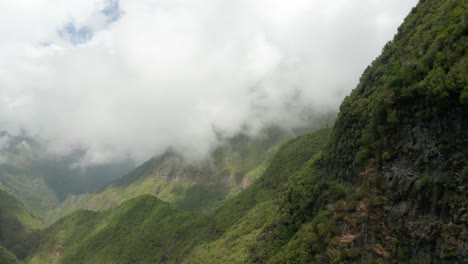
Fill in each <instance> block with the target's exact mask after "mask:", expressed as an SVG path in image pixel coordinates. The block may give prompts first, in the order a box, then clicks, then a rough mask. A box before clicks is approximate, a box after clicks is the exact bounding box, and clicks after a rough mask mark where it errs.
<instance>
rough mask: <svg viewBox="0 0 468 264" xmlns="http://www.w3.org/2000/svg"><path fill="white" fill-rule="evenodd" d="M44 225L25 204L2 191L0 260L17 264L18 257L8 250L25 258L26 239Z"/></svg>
mask: <svg viewBox="0 0 468 264" xmlns="http://www.w3.org/2000/svg"><path fill="white" fill-rule="evenodd" d="M43 225H44V224H43V223H42V221H41V220H40V219H39V218H37V217H35V216H34V215H32V214H31V213H30V212H29V211H28V210H27V209H26V207H25V206H24V204H23V203H21V202H20V201H18V200H17V199H16V198H15V197H13V196H11V195H10V194H8V193H7V192H5V191H2V190H0V260H2V259H5V262H6V263H8V262H7V261H6V260H8V261H9V262H11V263H15V262H14V260H15V259H16V256H15V255H13V253H11V252H9V251H8V250H6V249H9V250H10V251H13V252H14V253H16V254H17V255H18V257H25V250H24V248H25V247H26V245H25V244H24V239H26V237H27V236H28V235H29V234H31V233H32V232H33V231H35V230H38V229H39V228H41V227H42V226H43ZM5 248H6V249H5ZM13 256H14V257H13ZM2 261H3V260H2ZM0 263H3V262H0Z"/></svg>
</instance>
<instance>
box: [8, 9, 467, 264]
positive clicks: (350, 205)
mask: <svg viewBox="0 0 468 264" xmlns="http://www.w3.org/2000/svg"><path fill="white" fill-rule="evenodd" d="M467 4H468V1H467V0H461V1H460V0H445V1H440V0H424V1H420V2H419V4H418V5H417V6H416V7H415V8H413V10H412V11H411V13H410V14H409V15H408V17H407V18H406V19H405V21H404V23H403V24H402V25H401V26H400V27H399V29H398V33H397V34H396V35H395V37H394V39H393V40H392V41H390V42H389V43H388V44H387V45H386V46H385V47H384V48H383V51H382V54H381V55H380V56H379V57H378V58H377V59H376V60H374V61H373V62H372V64H371V65H370V66H369V67H368V68H367V69H366V70H365V71H364V73H363V74H362V77H361V79H360V82H359V84H358V85H357V87H356V88H355V89H354V90H353V91H352V93H351V95H349V96H348V97H346V99H345V100H344V102H343V103H342V105H341V107H340V113H339V115H338V118H337V121H336V123H335V125H334V127H333V128H332V129H320V130H317V131H314V132H312V133H308V134H305V135H302V136H299V137H297V138H295V139H292V140H290V141H288V142H286V143H284V144H281V145H280V146H278V147H276V148H273V149H272V150H270V151H272V152H269V151H267V150H268V149H269V148H270V146H274V145H275V144H267V145H268V146H269V147H261V148H258V147H254V148H247V150H248V151H246V152H243V151H241V150H223V151H222V152H221V153H215V155H214V157H215V159H214V165H216V166H215V168H216V169H215V172H216V173H215V174H210V173H205V172H206V171H203V170H202V171H203V172H202V171H200V173H195V174H185V172H186V171H187V170H189V168H190V167H189V166H188V167H185V166H180V165H178V164H180V163H178V162H179V161H178V159H180V157H178V156H177V155H174V154H171V153H169V154H167V155H166V156H162V157H160V158H156V159H152V160H151V161H149V162H148V163H146V164H144V165H143V166H141V167H140V168H139V169H137V170H136V171H135V172H134V173H132V174H130V175H128V176H127V177H125V178H123V179H122V180H121V181H119V182H118V183H116V184H113V185H111V186H109V187H108V188H107V189H104V190H103V192H102V193H106V191H108V190H112V189H114V190H115V191H111V193H112V192H114V193H118V192H119V190H122V192H123V193H124V195H125V196H124V197H125V198H130V197H133V195H134V194H132V193H131V192H129V191H128V190H130V189H119V188H120V187H122V186H124V187H125V188H132V186H134V185H135V184H140V183H144V182H145V181H147V180H148V179H158V180H160V179H162V178H171V179H177V177H179V180H178V181H179V182H184V181H188V182H190V179H191V178H190V176H187V175H202V176H203V177H199V178H198V179H207V178H204V177H208V179H209V177H211V175H216V179H219V182H217V183H222V184H221V185H218V186H225V187H226V186H237V187H238V186H239V184H241V183H242V182H243V180H244V179H245V177H246V176H247V175H252V174H250V173H253V174H254V175H255V176H252V178H253V179H255V178H257V180H255V181H252V183H251V184H250V185H248V186H247V185H246V186H245V188H244V187H242V188H241V189H243V190H242V191H239V193H236V192H233V194H232V196H227V194H229V192H224V195H225V196H223V197H222V198H223V199H225V200H224V201H223V202H222V203H221V205H220V206H219V207H213V208H216V209H213V210H205V211H204V210H203V206H194V205H193V204H190V203H189V205H190V206H188V207H184V206H185V205H187V204H185V203H182V202H181V201H183V200H177V199H175V200H173V204H174V205H175V206H174V205H171V204H169V203H166V202H163V201H161V200H159V199H157V198H155V197H154V196H151V195H143V196H138V197H136V198H132V199H130V200H127V201H125V202H123V203H121V204H120V205H117V206H114V207H111V208H109V209H106V210H102V211H98V212H93V211H87V210H78V211H76V212H74V213H72V214H70V215H68V216H66V217H64V218H62V219H61V220H59V221H58V222H56V223H54V224H53V225H51V226H50V227H48V228H46V229H44V230H41V231H40V232H37V233H30V234H29V236H28V237H27V239H25V240H23V242H22V244H21V245H22V246H23V247H24V252H25V254H23V255H21V256H20V255H17V256H18V257H19V258H21V259H23V260H24V261H25V262H26V263H38V264H41V263H467V262H468V231H467V225H468V184H467V181H468V55H467V49H468V12H467V10H468V6H467ZM239 146H242V144H240V145H239ZM262 146H266V145H262ZM256 149H261V150H262V151H258V152H255V151H254V152H253V153H256V154H255V155H252V156H250V155H249V153H252V152H251V151H252V150H256ZM226 153H227V154H226ZM259 153H266V154H265V156H264V155H258V154H259ZM269 153H270V154H271V153H273V154H271V155H270V154H269ZM234 154H235V155H234ZM236 156H237V157H238V158H239V159H240V160H243V162H242V163H237V162H233V161H232V159H231V157H236ZM216 157H217V158H218V159H216ZM251 157H254V158H251ZM250 160H252V162H251V163H250V162H247V161H250ZM164 164H165V165H164ZM232 164H248V165H245V166H241V167H239V166H232ZM231 168H235V169H233V170H231ZM239 168H242V169H239ZM238 172H239V173H238ZM217 173H221V174H217ZM220 175H222V176H225V177H219V176H220ZM176 182H177V181H176ZM208 182H209V181H208ZM231 183H233V184H232V185H229V184H231ZM152 186H153V187H154V186H157V184H156V185H152ZM205 186H206V187H207V186H210V185H205ZM215 186H216V185H215ZM187 190H188V189H187ZM211 190H216V188H215V189H211ZM126 192H128V193H126ZM209 192H210V191H208V189H202V190H201V191H200V193H198V194H199V195H204V196H205V195H208V196H209V195H210V193H209ZM189 193H190V192H188V191H186V192H185V193H184V194H185V195H187V194H189ZM198 194H197V195H198ZM99 195H102V194H96V197H102V198H99V199H104V197H106V196H99ZM197 195H195V196H191V197H192V198H191V199H194V201H191V202H197V200H196V197H200V196H197ZM166 197H171V196H166ZM188 197H190V196H188ZM194 197H195V198H194ZM99 199H98V200H99ZM98 200H96V201H95V202H96V203H98V202H99V201H98ZM208 200H209V199H208ZM88 201H92V199H90V200H88ZM215 201H217V200H216V199H215ZM113 203H114V204H118V203H120V200H115V201H114V202H113ZM114 204H111V205H114ZM177 207H178V208H177ZM190 208H197V210H194V211H192V212H189V211H187V210H181V209H190ZM97 209H99V208H97ZM18 243H19V242H18ZM7 248H8V247H7ZM0 249H1V248H0ZM8 249H9V248H8ZM0 252H1V251H0ZM13 252H15V251H13ZM15 253H16V252H15ZM0 254H3V253H0ZM4 255H5V256H7V257H9V258H11V254H9V253H6V254H4ZM0 257H2V255H0ZM12 261H14V260H12ZM13 263H14V262H13Z"/></svg>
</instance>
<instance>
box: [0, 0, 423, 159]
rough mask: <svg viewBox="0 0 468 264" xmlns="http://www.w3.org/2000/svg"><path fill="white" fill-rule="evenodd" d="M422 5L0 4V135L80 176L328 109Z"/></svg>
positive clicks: (334, 0)
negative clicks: (72, 162) (76, 165)
mask: <svg viewBox="0 0 468 264" xmlns="http://www.w3.org/2000/svg"><path fill="white" fill-rule="evenodd" d="M415 4H416V0H412V1H408V0H395V1H378V0H353V1H344V0H327V1H325V0H315V1H310V0H290V1H280V0H257V1H250V0H239V1H226V0H221V1H220V0H203V1H189V0H120V1H117V0H69V1H54V0H36V1H27V0H15V1H2V2H1V3H0V35H1V36H2V42H0V122H1V124H2V126H3V127H2V129H4V130H8V131H10V132H12V133H20V132H21V133H24V132H26V133H28V134H29V135H32V136H34V137H36V138H38V139H40V140H41V141H43V142H46V143H47V144H48V146H49V149H50V151H52V152H55V153H63V154H67V153H70V152H71V151H73V149H76V148H80V149H86V150H87V154H86V155H85V158H84V160H83V162H84V164H99V163H104V162H108V161H110V160H114V159H126V158H128V157H131V158H132V159H134V160H136V161H142V160H144V159H146V158H148V157H150V156H152V155H155V154H158V153H161V152H162V151H164V150H165V149H166V148H167V147H169V146H174V147H176V148H178V149H182V150H184V151H185V152H186V153H189V154H191V155H193V156H197V155H203V154H205V153H207V152H208V151H209V150H210V149H211V148H212V147H213V146H214V145H216V144H217V143H218V139H217V137H216V133H215V131H222V132H223V134H225V135H228V136H229V135H233V134H235V133H238V132H239V131H242V130H245V129H246V128H249V129H250V131H251V132H255V131H256V130H257V129H258V128H260V127H262V126H264V125H265V124H270V123H279V124H281V125H283V126H285V127H294V126H300V125H302V123H303V120H301V113H304V112H308V111H326V110H329V109H336V108H337V106H338V105H339V103H340V102H341V100H342V98H343V97H344V96H345V95H346V94H348V93H349V92H350V90H351V89H352V88H354V86H355V85H356V83H357V80H358V78H359V75H360V73H361V72H362V70H363V69H364V68H365V67H366V66H367V65H368V64H369V63H370V62H371V61H372V60H373V58H375V57H376V56H377V55H378V54H379V53H380V50H381V48H382V47H383V45H384V44H385V43H386V42H387V41H388V40H390V39H391V38H392V36H393V34H394V33H395V32H396V28H397V26H398V25H399V24H400V23H401V22H402V20H403V18H404V17H405V16H406V14H407V13H408V12H409V10H410V8H411V7H412V6H414V5H415Z"/></svg>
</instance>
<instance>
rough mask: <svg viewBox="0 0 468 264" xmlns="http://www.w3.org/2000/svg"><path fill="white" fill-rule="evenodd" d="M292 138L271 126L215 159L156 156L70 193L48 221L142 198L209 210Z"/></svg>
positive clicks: (228, 147) (220, 150)
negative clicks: (92, 188) (109, 180)
mask: <svg viewBox="0 0 468 264" xmlns="http://www.w3.org/2000/svg"><path fill="white" fill-rule="evenodd" d="M288 137H289V135H288V133H287V132H285V131H283V130H280V129H277V128H270V129H268V130H265V132H264V134H263V135H261V136H258V137H255V138H250V137H247V136H245V135H238V136H236V137H234V138H231V139H230V140H229V142H228V143H227V144H226V145H225V146H222V147H220V148H218V149H216V150H215V151H214V152H213V154H212V160H208V161H202V162H197V163H189V162H186V161H184V159H183V158H182V157H181V156H180V155H178V154H176V153H174V152H167V153H165V154H163V155H161V156H160V157H156V158H152V159H150V160H149V161H147V162H146V163H144V164H143V165H141V166H140V167H139V168H137V169H136V170H135V171H133V172H132V173H130V174H129V175H127V176H125V177H123V178H121V179H119V180H118V181H117V182H116V183H114V184H112V185H109V186H108V187H106V188H104V189H103V190H102V191H100V192H98V193H90V194H82V195H70V196H69V197H68V198H67V199H66V200H65V201H64V202H63V203H62V204H60V205H59V206H58V207H57V208H56V209H55V210H53V211H51V213H50V214H49V215H48V217H47V220H48V221H47V222H49V223H51V222H53V221H55V220H57V219H59V218H60V217H62V216H64V215H67V214H69V213H71V212H73V211H75V210H77V209H87V210H93V211H96V210H102V209H106V208H110V207H113V206H117V205H119V204H121V203H122V202H124V201H126V200H128V199H131V198H134V197H137V196H139V195H143V194H150V195H155V196H156V197H158V198H160V199H162V200H164V201H166V202H169V203H171V204H173V205H175V206H176V207H177V208H179V209H182V210H189V211H209V210H210V209H212V208H214V207H217V206H219V205H220V204H221V203H222V201H223V200H224V199H225V198H229V197H232V196H234V195H236V194H237V193H239V192H240V191H241V190H242V189H244V188H245V187H247V186H248V185H250V184H251V183H252V182H254V181H255V180H256V179H258V178H259V177H260V176H261V175H262V174H263V172H264V171H265V170H266V168H267V166H268V164H269V163H270V162H271V160H272V159H273V157H274V155H275V154H276V152H277V151H278V149H279V145H278V144H279V143H280V142H283V141H284V140H285V139H286V138H288Z"/></svg>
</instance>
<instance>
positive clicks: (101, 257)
mask: <svg viewBox="0 0 468 264" xmlns="http://www.w3.org/2000/svg"><path fill="white" fill-rule="evenodd" d="M327 135H328V130H321V131H319V132H317V133H315V134H312V135H305V136H302V137H299V138H298V139H295V140H293V141H292V142H291V143H288V144H286V145H284V146H283V147H282V148H281V149H280V150H279V154H278V155H277V156H275V158H274V159H273V161H272V164H276V165H275V166H273V165H272V166H269V167H268V169H267V170H266V172H265V175H269V176H267V177H268V178H271V179H272V181H273V182H275V183H274V184H275V186H279V185H281V183H282V182H283V183H284V181H285V179H287V177H288V175H289V174H292V173H293V172H294V171H295V170H297V168H299V167H300V166H301V165H302V164H303V163H304V162H305V161H307V160H308V159H309V158H310V157H312V156H313V155H315V154H316V153H317V152H318V151H319V150H320V149H321V147H323V146H324V144H325V142H326V140H325V139H326V137H327ZM264 178H265V177H264ZM262 179H263V178H262ZM275 186H273V185H272V182H271V181H265V180H259V181H257V182H255V183H254V184H253V185H252V186H250V187H248V188H247V189H246V190H245V191H243V192H241V193H240V194H239V195H237V196H235V197H233V198H231V199H229V200H228V201H227V202H226V203H225V204H223V206H221V207H220V208H219V209H217V210H216V211H214V212H212V213H210V214H208V215H204V214H200V213H195V212H181V211H178V210H177V209H175V208H174V207H172V206H170V205H169V204H167V203H164V202H162V201H160V200H158V199H157V198H155V197H153V196H148V195H146V196H140V197H137V198H134V199H132V200H130V201H128V202H125V203H123V204H121V205H119V206H117V207H115V208H112V209H108V210H106V211H102V212H91V211H78V212H76V213H73V214H71V215H69V216H67V217H65V218H63V219H62V220H60V221H58V222H57V223H55V224H54V225H52V226H51V227H49V228H48V229H46V230H45V231H42V232H41V233H40V234H38V235H37V236H33V237H32V238H31V240H32V241H33V244H34V246H33V247H32V249H31V253H30V256H29V258H28V259H27V261H28V263H129V262H132V261H133V262H136V263H155V262H156V263H158V262H161V263H163V262H167V263H177V262H181V261H182V260H184V259H185V260H193V261H195V260H196V259H197V257H195V256H198V255H200V254H201V253H199V252H204V251H203V250H204V248H205V246H200V245H206V247H214V248H217V250H215V251H214V252H213V253H216V254H215V255H209V256H208V255H204V254H202V255H201V256H199V257H198V259H200V258H202V259H204V260H203V261H204V263H206V261H207V257H212V259H213V262H216V261H217V260H216V259H217V257H218V256H221V257H229V259H238V260H239V261H241V262H243V261H245V260H246V258H247V253H248V252H247V251H248V248H247V246H248V245H249V244H248V243H245V242H244V241H246V242H249V241H252V238H254V237H255V234H256V233H258V232H259V229H261V228H262V226H263V224H264V223H267V222H268V221H272V220H273V219H274V218H275V216H276V214H277V212H278V201H279V200H278V197H275V194H276V190H275V189H276V187H275ZM267 212H269V213H268V214H267ZM251 221H254V222H251ZM239 231H241V232H242V235H240V234H239V233H238V232H239ZM230 236H231V239H229V240H236V241H237V242H236V243H238V244H239V246H238V248H237V249H236V251H233V250H230V249H229V248H230V247H231V244H230V243H229V241H225V237H230ZM196 246H197V247H198V248H197V249H196V250H194V251H193V252H192V249H193V248H194V247H196ZM222 250H225V251H226V252H230V253H229V254H226V255H224V254H223V253H222V252H223V251H222Z"/></svg>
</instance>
